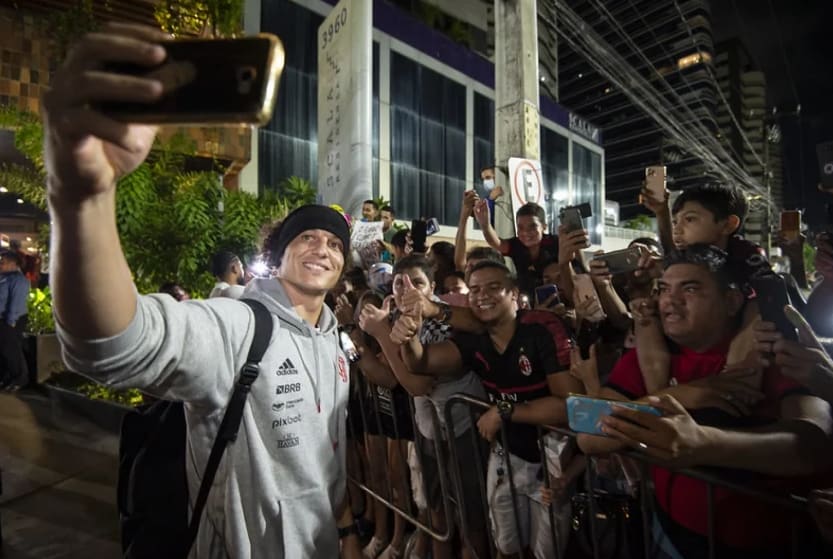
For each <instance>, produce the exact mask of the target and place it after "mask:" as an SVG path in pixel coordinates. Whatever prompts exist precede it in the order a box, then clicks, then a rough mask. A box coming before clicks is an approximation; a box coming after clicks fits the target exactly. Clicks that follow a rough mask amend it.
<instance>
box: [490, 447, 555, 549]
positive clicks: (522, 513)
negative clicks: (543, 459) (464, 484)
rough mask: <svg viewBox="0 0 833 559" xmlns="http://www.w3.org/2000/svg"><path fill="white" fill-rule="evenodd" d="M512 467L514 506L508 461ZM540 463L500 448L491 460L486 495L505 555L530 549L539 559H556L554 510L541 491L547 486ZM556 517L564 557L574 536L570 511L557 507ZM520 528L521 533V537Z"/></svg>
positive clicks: (493, 529) (493, 528)
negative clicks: (552, 518)
mask: <svg viewBox="0 0 833 559" xmlns="http://www.w3.org/2000/svg"><path fill="white" fill-rule="evenodd" d="M507 458H509V460H510V461H511V462H510V464H511V466H512V480H513V482H514V485H515V496H516V501H515V502H514V503H513V502H512V489H511V486H510V484H509V481H510V480H509V471H508V468H507V465H506V459H507ZM541 471H542V469H541V464H540V463H531V462H527V461H526V460H524V459H522V458H519V457H517V456H514V455H512V454H509V453H507V452H506V451H504V450H503V448H501V446H500V445H496V446H495V449H494V450H493V451H492V453H491V455H490V456H489V471H488V475H487V478H486V491H487V496H488V499H489V519H490V520H491V523H492V535H493V537H494V540H495V545H496V546H497V548H498V550H500V552H501V554H503V555H510V554H514V553H518V552H520V551H521V550H522V549H525V548H527V547H528V548H530V549H531V551H532V553H533V554H534V555H535V557H536V558H537V559H552V558H553V557H556V554H555V548H556V546H555V542H554V541H553V533H552V529H551V524H552V523H551V521H550V510H549V508H548V507H546V506H545V505H544V504H543V503H542V502H541V488H542V487H543V486H544V482H543V481H542V479H539V473H540V472H541ZM553 507H554V510H553V515H554V517H555V519H556V525H557V528H558V534H557V535H556V537H557V538H558V548H559V551H560V553H559V555H558V557H561V556H562V554H563V552H564V549H565V548H566V546H567V538H568V537H569V533H570V515H571V512H570V507H569V504H567V505H566V506H565V507H566V508H562V509H561V510H556V509H555V505H553ZM518 528H520V530H521V533H520V534H518Z"/></svg>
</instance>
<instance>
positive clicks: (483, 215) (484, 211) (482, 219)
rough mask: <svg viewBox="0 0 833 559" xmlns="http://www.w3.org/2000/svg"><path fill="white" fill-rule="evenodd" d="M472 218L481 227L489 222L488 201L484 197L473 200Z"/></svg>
mask: <svg viewBox="0 0 833 559" xmlns="http://www.w3.org/2000/svg"><path fill="white" fill-rule="evenodd" d="M474 219H476V220H477V223H479V224H480V226H481V227H483V226H485V225H486V224H487V223H490V214H489V202H488V201H487V200H486V199H485V198H479V199H477V200H476V201H475V202H474Z"/></svg>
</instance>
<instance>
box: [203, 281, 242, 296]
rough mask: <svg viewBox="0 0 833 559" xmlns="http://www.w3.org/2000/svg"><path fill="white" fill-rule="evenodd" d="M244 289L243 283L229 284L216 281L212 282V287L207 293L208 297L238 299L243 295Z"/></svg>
mask: <svg viewBox="0 0 833 559" xmlns="http://www.w3.org/2000/svg"><path fill="white" fill-rule="evenodd" d="M245 289H246V286H245V285H231V284H229V283H226V282H224V281H218V282H217V283H216V284H214V289H212V290H211V293H209V294H208V298H209V299H213V298H214V297H229V298H231V299H239V298H240V297H242V296H243V291H244V290H245Z"/></svg>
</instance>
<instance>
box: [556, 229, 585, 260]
mask: <svg viewBox="0 0 833 559" xmlns="http://www.w3.org/2000/svg"><path fill="white" fill-rule="evenodd" d="M589 246H590V237H589V235H588V233H587V230H585V229H577V230H576V231H571V232H569V233H567V232H566V231H565V229H564V226H563V225H559V226H558V262H559V263H561V264H566V263H568V262H572V261H573V260H575V259H576V258H578V255H579V254H581V251H582V250H584V249H586V248H587V247H589Z"/></svg>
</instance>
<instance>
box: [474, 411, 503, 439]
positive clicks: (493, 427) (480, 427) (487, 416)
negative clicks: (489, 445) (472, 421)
mask: <svg viewBox="0 0 833 559" xmlns="http://www.w3.org/2000/svg"><path fill="white" fill-rule="evenodd" d="M502 424H503V421H502V420H501V417H500V413H498V411H497V406H492V407H490V408H489V409H488V410H486V413H484V414H483V415H481V416H480V419H478V420H477V431H478V432H479V433H480V436H481V437H483V438H484V439H486V440H487V441H489V442H493V441H494V440H495V437H497V434H498V432H499V431H500V426H501V425H502Z"/></svg>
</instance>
